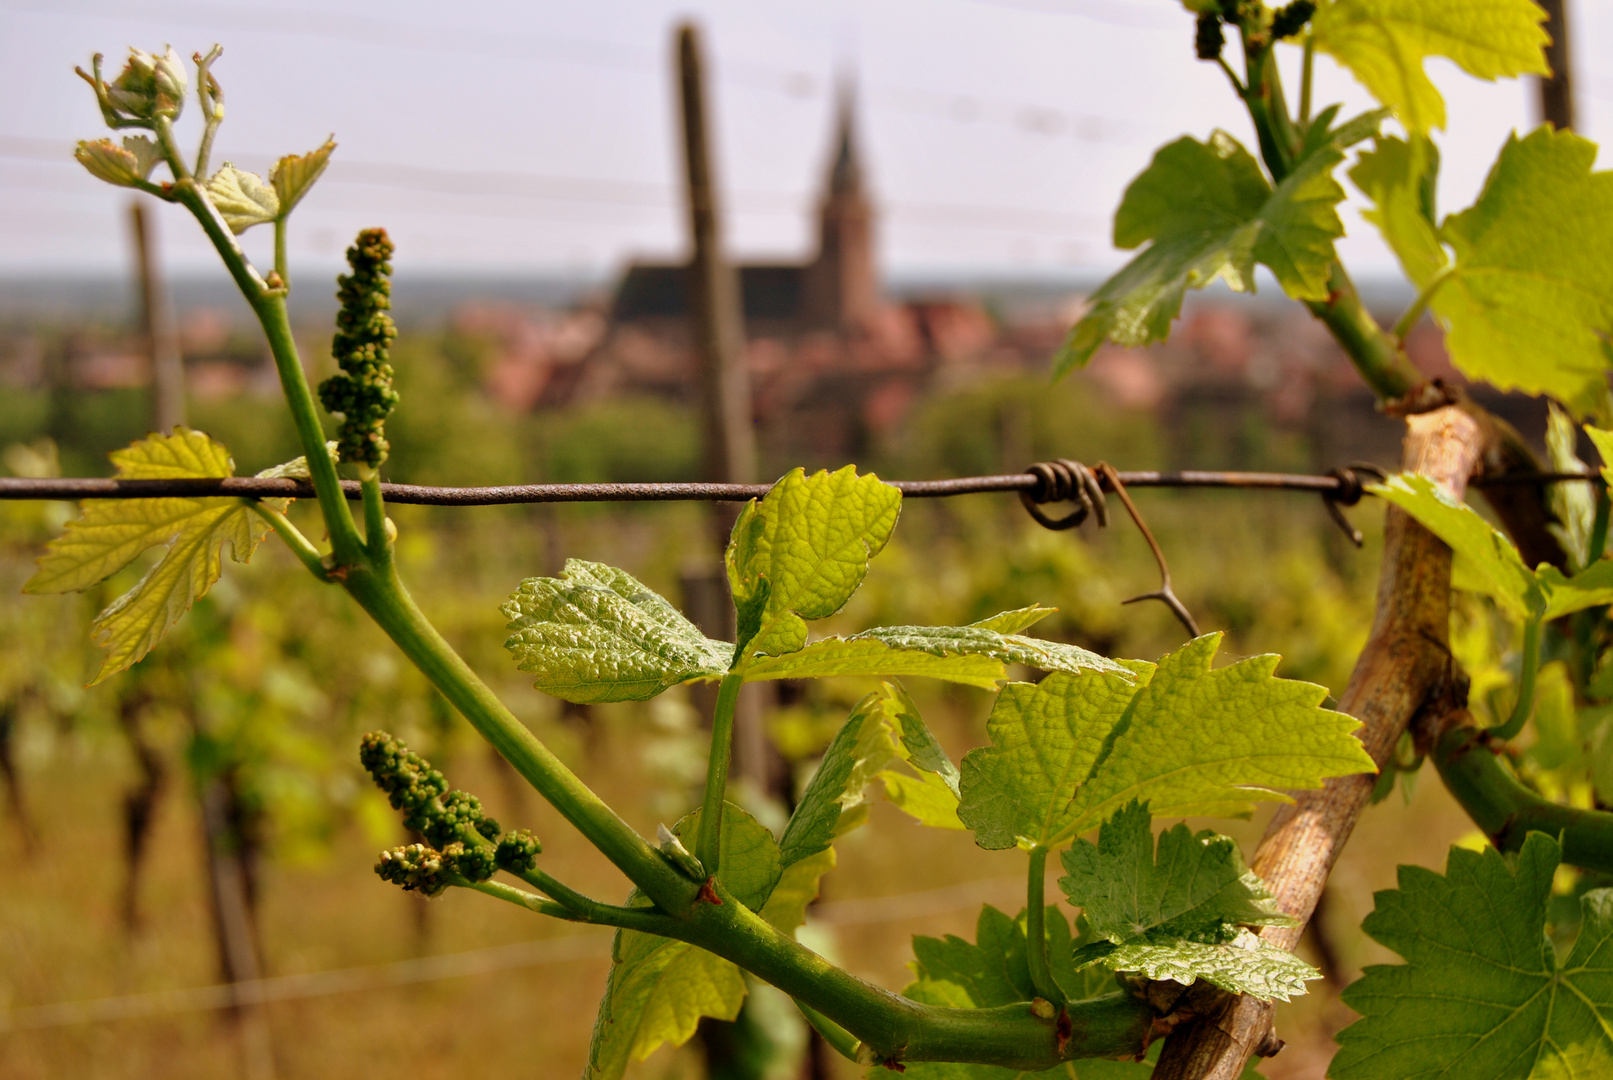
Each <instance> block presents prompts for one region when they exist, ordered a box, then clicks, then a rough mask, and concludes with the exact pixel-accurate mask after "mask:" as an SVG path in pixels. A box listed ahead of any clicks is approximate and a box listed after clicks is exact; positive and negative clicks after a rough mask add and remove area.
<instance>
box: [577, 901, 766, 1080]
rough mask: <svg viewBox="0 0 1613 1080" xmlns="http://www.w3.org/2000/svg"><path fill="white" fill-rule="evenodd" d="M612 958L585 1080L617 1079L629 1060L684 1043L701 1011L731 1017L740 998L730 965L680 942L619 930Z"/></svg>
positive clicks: (741, 986)
mask: <svg viewBox="0 0 1613 1080" xmlns="http://www.w3.org/2000/svg"><path fill="white" fill-rule="evenodd" d="M611 960H612V963H611V970H610V977H609V979H608V980H607V981H606V984H605V997H604V1000H602V1001H601V1002H600V1003H599V1013H598V1015H597V1016H596V1018H595V1020H594V1034H593V1039H592V1041H591V1043H590V1044H589V1047H588V1066H587V1068H586V1069H585V1070H584V1071H583V1076H584V1078H585V1080H621V1077H622V1075H623V1073H625V1072H626V1071H627V1066H628V1064H629V1062H633V1061H643V1060H644V1059H645V1058H647V1057H649V1056H650V1054H652V1053H653V1052H654V1051H655V1050H656V1049H657V1048H659V1047H660V1046H661V1045H662V1044H663V1043H672V1044H673V1045H674V1046H677V1045H681V1044H683V1043H685V1042H687V1041H688V1039H689V1037H690V1036H691V1035H693V1034H694V1032H695V1027H696V1026H697V1025H698V1024H699V1023H700V1018H701V1017H703V1016H710V1017H714V1018H716V1019H718V1020H732V1019H734V1017H736V1016H738V1015H739V1007H740V1006H741V1005H742V1004H743V1003H744V1001H745V979H744V976H742V975H741V974H740V971H739V967H738V966H737V965H736V964H734V963H733V962H732V961H729V960H724V959H723V958H722V957H720V956H717V955H715V954H713V953H709V952H706V951H705V950H704V949H701V948H697V947H696V946H694V945H689V944H687V943H685V942H682V941H673V940H671V939H669V938H662V937H655V936H653V935H650V934H641V933H638V932H637V931H633V930H619V931H617V933H616V943H615V946H614V947H613V948H612V950H611Z"/></svg>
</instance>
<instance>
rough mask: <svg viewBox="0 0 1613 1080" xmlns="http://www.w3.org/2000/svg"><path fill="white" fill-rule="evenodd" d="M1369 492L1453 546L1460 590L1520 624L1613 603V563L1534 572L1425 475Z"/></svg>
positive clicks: (1545, 567)
mask: <svg viewBox="0 0 1613 1080" xmlns="http://www.w3.org/2000/svg"><path fill="white" fill-rule="evenodd" d="M1369 490H1370V491H1372V493H1373V494H1375V495H1377V496H1378V497H1379V498H1381V499H1384V500H1386V501H1388V502H1391V503H1394V504H1395V505H1396V506H1398V507H1400V508H1401V509H1402V510H1404V511H1406V513H1408V514H1410V515H1411V516H1412V517H1414V518H1416V519H1417V522H1418V524H1420V525H1422V526H1423V528H1425V529H1427V530H1428V531H1429V532H1431V533H1433V534H1434V535H1435V536H1437V537H1439V538H1440V539H1441V540H1443V541H1445V543H1446V544H1448V545H1450V548H1451V550H1452V552H1454V553H1455V559H1454V561H1453V563H1452V566H1451V583H1452V584H1453V585H1454V586H1455V587H1456V588H1458V589H1463V590H1466V591H1468V592H1476V593H1481V594H1483V595H1485V596H1488V597H1490V598H1491V599H1492V600H1494V601H1495V602H1496V606H1498V607H1499V608H1501V610H1502V611H1504V612H1506V613H1507V614H1508V615H1510V616H1512V617H1513V618H1515V619H1518V620H1520V621H1528V620H1533V619H1555V618H1557V617H1558V616H1561V615H1568V614H1571V613H1573V612H1575V611H1583V610H1584V609H1585V608H1589V607H1597V606H1599V605H1602V604H1607V603H1613V561H1610V560H1607V559H1600V560H1598V561H1597V562H1595V563H1593V564H1592V565H1591V566H1590V567H1588V568H1587V569H1585V570H1582V571H1581V572H1580V573H1578V574H1575V575H1574V576H1573V577H1565V576H1564V575H1563V573H1562V571H1560V570H1558V569H1557V568H1556V567H1554V566H1551V565H1549V564H1547V563H1542V564H1541V565H1540V567H1539V568H1538V569H1536V570H1530V569H1529V568H1528V567H1526V566H1525V565H1524V563H1523V557H1522V556H1520V555H1519V554H1518V549H1517V548H1515V547H1513V546H1512V541H1510V540H1508V539H1507V538H1506V535H1505V534H1503V533H1502V532H1501V531H1500V530H1499V529H1497V528H1495V526H1493V525H1491V524H1490V523H1489V522H1487V521H1485V520H1484V519H1483V518H1482V517H1480V516H1479V515H1478V512H1477V511H1475V510H1474V509H1473V508H1472V507H1470V506H1468V505H1467V504H1466V503H1459V502H1456V501H1455V500H1453V499H1452V498H1451V497H1450V496H1449V495H1447V494H1446V493H1445V492H1444V491H1443V490H1442V489H1440V488H1439V487H1438V485H1436V484H1435V483H1434V482H1433V481H1432V480H1429V479H1428V478H1427V477H1425V476H1417V475H1413V474H1401V475H1398V476H1392V477H1390V478H1389V480H1388V481H1387V482H1386V483H1383V484H1373V485H1370V486H1369Z"/></svg>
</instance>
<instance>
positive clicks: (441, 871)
mask: <svg viewBox="0 0 1613 1080" xmlns="http://www.w3.org/2000/svg"><path fill="white" fill-rule="evenodd" d="M359 761H360V762H362V763H363V765H364V768H365V769H366V770H368V772H369V774H370V776H371V777H373V778H374V780H375V783H376V786H377V787H379V788H380V789H381V790H382V791H384V792H386V793H387V799H388V800H389V801H390V802H391V803H392V807H393V809H395V810H402V811H403V812H404V818H403V823H404V825H406V826H407V827H409V828H411V829H413V830H415V831H416V832H418V833H420V834H421V835H422V836H424V837H425V838H426V841H427V843H425V844H408V845H405V846H403V847H397V848H392V849H391V850H389V851H383V852H382V853H381V859H380V861H379V862H378V863H376V864H375V872H376V873H377V874H379V875H380V876H381V878H382V879H383V880H385V881H391V882H395V883H397V884H399V885H402V886H403V887H404V888H405V889H417V890H419V891H420V892H422V893H424V894H425V895H427V896H436V895H437V894H438V893H440V892H442V891H443V890H444V889H446V888H447V887H448V886H449V885H452V884H456V883H462V882H461V881H460V880H458V879H463V881H472V882H474V881H486V880H487V879H488V878H490V877H492V876H493V872H494V871H495V870H498V869H499V868H500V867H503V866H505V858H504V853H505V850H506V848H508V849H509V851H510V852H511V853H512V855H511V857H510V865H511V866H517V865H518V866H520V867H521V868H522V869H526V870H530V869H532V866H533V858H532V857H533V856H535V855H536V854H537V853H538V852H540V851H542V850H543V845H541V844H539V843H538V841H537V838H536V837H534V836H533V835H532V834H531V833H529V832H527V831H526V830H525V829H522V830H518V831H517V832H514V833H511V834H510V835H509V836H508V837H506V838H505V840H504V841H503V842H501V843H499V845H498V847H497V850H496V853H495V849H494V847H493V844H492V843H491V841H496V840H498V837H499V833H500V832H501V831H502V830H501V829H500V828H499V824H498V822H497V821H495V820H493V819H492V818H490V817H488V816H487V814H486V812H485V811H483V809H482V804H481V800H479V799H477V798H476V796H474V795H471V794H469V793H468V792H464V791H449V790H448V781H447V779H446V778H445V777H444V776H443V774H442V773H441V772H439V771H438V770H436V769H434V768H432V767H431V762H429V761H427V760H426V759H425V758H423V757H421V756H420V755H419V754H417V753H415V752H414V751H413V750H410V749H409V748H408V747H407V746H405V745H404V744H403V743H402V742H401V741H400V740H398V739H397V738H395V737H393V736H392V735H389V734H388V733H386V732H384V731H372V732H370V733H369V734H368V735H366V736H364V738H363V740H362V741H361V742H360V743H359ZM428 845H429V846H428Z"/></svg>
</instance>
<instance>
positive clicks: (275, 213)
mask: <svg viewBox="0 0 1613 1080" xmlns="http://www.w3.org/2000/svg"><path fill="white" fill-rule="evenodd" d="M206 190H207V197H208V199H209V200H211V202H212V203H213V207H214V209H216V210H217V211H218V212H219V215H220V216H221V217H223V218H224V224H226V225H228V226H229V227H230V231H231V232H233V233H243V232H246V230H248V229H250V228H251V227H252V226H254V225H262V224H263V223H264V222H268V221H273V220H274V219H275V218H277V217H279V216H280V196H279V195H277V194H275V190H274V188H273V187H271V186H270V185H268V184H265V183H264V182H263V177H261V176H259V175H258V174H257V173H249V172H243V171H242V170H240V169H237V168H236V167H235V166H234V165H231V164H230V163H229V162H228V161H226V162H225V163H224V167H223V168H221V169H219V171H218V172H216V173H214V174H213V175H212V176H210V177H209V178H208V180H207V188H206Z"/></svg>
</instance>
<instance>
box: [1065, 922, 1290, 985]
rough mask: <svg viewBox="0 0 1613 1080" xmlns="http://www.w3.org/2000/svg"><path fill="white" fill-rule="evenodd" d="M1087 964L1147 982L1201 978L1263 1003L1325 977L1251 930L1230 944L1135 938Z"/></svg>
mask: <svg viewBox="0 0 1613 1080" xmlns="http://www.w3.org/2000/svg"><path fill="white" fill-rule="evenodd" d="M1099 951H1101V953H1102V954H1101V955H1096V956H1095V957H1094V958H1093V959H1092V960H1090V961H1089V963H1092V964H1101V965H1102V966H1104V967H1106V968H1108V969H1109V970H1110V971H1131V972H1136V973H1137V974H1139V975H1142V976H1143V977H1144V978H1148V979H1172V980H1174V981H1176V982H1179V983H1183V984H1184V985H1186V984H1191V983H1193V982H1194V981H1195V980H1198V979H1203V980H1204V981H1205V982H1207V983H1210V984H1211V985H1214V986H1219V987H1220V988H1221V989H1223V990H1230V991H1232V992H1233V993H1235V994H1248V995H1249V996H1250V997H1256V998H1259V999H1260V1000H1262V1001H1287V1000H1289V999H1290V998H1294V997H1299V996H1300V995H1302V994H1304V993H1305V984H1306V983H1307V982H1309V981H1310V980H1311V979H1319V978H1321V977H1322V973H1321V972H1319V971H1317V970H1316V969H1315V968H1313V967H1311V966H1310V965H1309V964H1307V963H1306V962H1305V961H1303V960H1301V959H1300V958H1299V957H1297V956H1295V955H1294V954H1293V953H1291V952H1288V951H1287V950H1284V949H1279V948H1277V947H1276V946H1274V945H1267V944H1266V943H1265V942H1263V941H1261V940H1260V939H1259V938H1258V937H1256V936H1255V935H1254V934H1251V933H1250V932H1249V931H1247V930H1239V931H1237V932H1236V934H1235V936H1234V937H1233V938H1232V940H1231V941H1228V942H1226V943H1224V944H1219V943H1218V944H1208V943H1205V942H1200V941H1188V940H1186V939H1182V938H1177V939H1174V940H1162V941H1154V940H1151V939H1149V938H1146V937H1144V938H1136V939H1134V940H1131V941H1127V942H1126V943H1125V944H1122V945H1116V946H1113V948H1112V949H1111V950H1106V951H1105V950H1099ZM1076 959H1077V960H1079V959H1080V957H1079V956H1077V958H1076Z"/></svg>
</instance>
